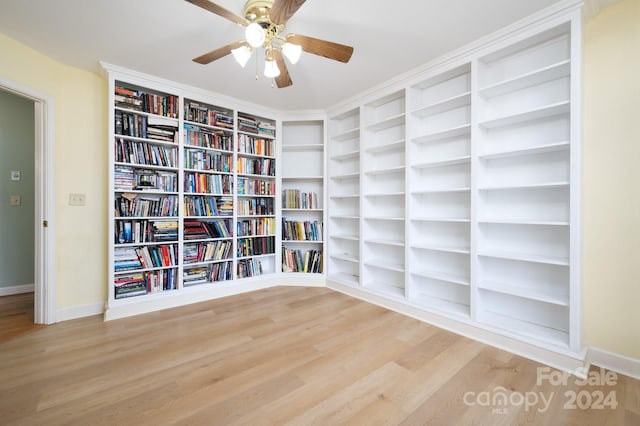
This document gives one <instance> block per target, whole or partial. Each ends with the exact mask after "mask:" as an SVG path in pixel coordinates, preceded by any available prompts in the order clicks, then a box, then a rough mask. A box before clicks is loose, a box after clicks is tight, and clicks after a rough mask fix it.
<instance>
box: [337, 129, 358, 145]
mask: <svg viewBox="0 0 640 426" xmlns="http://www.w3.org/2000/svg"><path fill="white" fill-rule="evenodd" d="M358 136H360V128H359V127H356V128H354V129H350V130H346V131H344V132H342V133H338V134H337V135H333V136H331V139H333V140H334V141H338V142H343V141H346V140H349V139H355V138H357V137H358Z"/></svg>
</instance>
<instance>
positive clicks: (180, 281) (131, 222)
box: [108, 72, 280, 316]
mask: <svg viewBox="0 0 640 426" xmlns="http://www.w3.org/2000/svg"><path fill="white" fill-rule="evenodd" d="M109 77H110V78H109V82H110V92H111V93H110V97H109V99H110V117H112V123H113V124H112V126H110V132H109V138H110V140H111V143H110V149H109V153H110V158H111V161H110V166H109V167H110V179H109V181H110V186H111V191H110V204H111V205H112V206H113V209H112V212H113V213H112V214H111V215H110V220H109V222H110V226H109V232H110V234H111V235H112V238H111V242H110V249H109V259H110V261H109V265H110V274H109V303H108V304H109V311H108V316H110V315H111V314H110V312H111V310H112V309H116V308H119V307H120V308H123V309H124V311H126V312H133V313H135V312H136V310H135V308H129V307H131V306H133V305H135V304H136V303H138V302H149V303H151V304H152V305H148V306H157V307H158V308H161V307H163V306H172V305H173V302H171V301H170V300H171V295H172V294H173V295H175V296H176V297H179V296H180V295H184V296H185V297H186V299H185V297H183V299H184V300H187V299H189V300H190V298H191V297H192V296H189V295H190V294H199V293H193V292H194V291H199V290H197V289H201V290H204V291H207V289H208V288H211V289H212V290H214V291H215V289H217V288H222V289H224V288H229V286H233V285H236V282H239V280H240V279H244V278H252V277H256V276H259V275H267V274H272V275H273V274H275V273H276V272H279V271H278V270H277V268H276V264H277V263H276V257H278V256H279V250H278V248H277V247H276V237H277V233H276V229H277V227H278V221H279V216H277V212H276V207H277V202H276V201H277V197H279V194H280V192H279V190H278V188H277V178H276V176H277V173H276V121H275V120H274V119H269V118H265V117H264V116H262V115H261V114H252V113H245V112H240V111H237V110H234V109H232V108H229V107H225V106H224V105H221V104H218V103H216V102H215V101H213V102H212V99H207V97H206V96H203V97H202V98H198V97H197V96H192V94H191V93H190V92H186V91H183V90H181V88H180V87H177V86H176V87H173V86H172V85H170V84H169V85H163V84H159V83H155V82H152V81H145V80H144V79H140V78H138V77H137V76H133V77H132V78H131V79H129V80H128V79H126V78H120V75H119V74H118V72H114V73H110V76H109ZM171 88H173V89H171ZM224 291H225V292H227V293H228V290H224ZM203 294H204V293H203ZM211 295H214V296H215V293H211V292H209V293H206V297H211ZM176 303H178V302H176ZM179 303H182V302H179ZM144 309H148V308H144ZM114 315H116V316H118V315H120V314H114Z"/></svg>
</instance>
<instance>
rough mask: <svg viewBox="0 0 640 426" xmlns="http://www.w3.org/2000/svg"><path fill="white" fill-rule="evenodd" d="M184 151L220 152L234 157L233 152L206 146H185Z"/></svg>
mask: <svg viewBox="0 0 640 426" xmlns="http://www.w3.org/2000/svg"><path fill="white" fill-rule="evenodd" d="M184 149H192V150H194V151H213V152H219V153H221V154H228V155H233V151H229V150H226V149H219V148H209V147H206V146H198V145H189V144H186V143H185V144H184Z"/></svg>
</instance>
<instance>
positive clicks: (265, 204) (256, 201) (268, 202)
mask: <svg viewBox="0 0 640 426" xmlns="http://www.w3.org/2000/svg"><path fill="white" fill-rule="evenodd" d="M273 201H274V200H273V198H242V199H240V200H238V216H273V215H274V209H273V204H274V203H273Z"/></svg>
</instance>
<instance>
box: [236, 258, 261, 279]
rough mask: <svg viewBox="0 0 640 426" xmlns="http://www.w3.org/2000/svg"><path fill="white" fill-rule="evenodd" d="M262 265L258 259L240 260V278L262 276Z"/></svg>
mask: <svg viewBox="0 0 640 426" xmlns="http://www.w3.org/2000/svg"><path fill="white" fill-rule="evenodd" d="M263 273H264V271H263V270H262V263H261V262H260V260H258V259H241V260H238V278H248V277H257V276H259V275H262V274H263Z"/></svg>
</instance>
